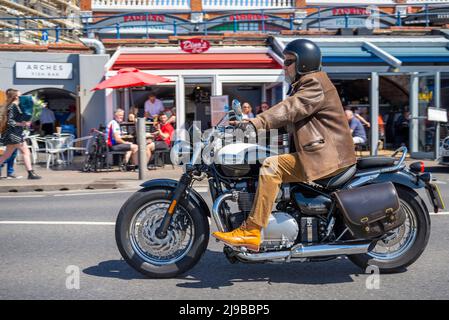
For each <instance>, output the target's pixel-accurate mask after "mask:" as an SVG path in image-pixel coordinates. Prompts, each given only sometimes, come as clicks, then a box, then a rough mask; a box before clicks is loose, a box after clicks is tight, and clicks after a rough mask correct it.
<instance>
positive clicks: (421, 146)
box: [410, 72, 440, 159]
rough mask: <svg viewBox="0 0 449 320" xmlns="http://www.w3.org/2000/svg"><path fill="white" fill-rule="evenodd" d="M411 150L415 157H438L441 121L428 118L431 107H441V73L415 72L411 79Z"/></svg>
mask: <svg viewBox="0 0 449 320" xmlns="http://www.w3.org/2000/svg"><path fill="white" fill-rule="evenodd" d="M410 97H411V100H410V146H411V148H410V152H411V156H412V157H413V158H417V159H436V158H437V152H438V145H439V123H438V122H435V121H429V120H428V111H429V108H437V109H439V108H440V74H439V72H432V73H413V74H412V75H411V81H410Z"/></svg>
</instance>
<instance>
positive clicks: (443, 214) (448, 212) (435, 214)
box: [430, 211, 449, 216]
mask: <svg viewBox="0 0 449 320" xmlns="http://www.w3.org/2000/svg"><path fill="white" fill-rule="evenodd" d="M430 215H431V216H447V215H449V211H442V212H438V213H434V212H430Z"/></svg>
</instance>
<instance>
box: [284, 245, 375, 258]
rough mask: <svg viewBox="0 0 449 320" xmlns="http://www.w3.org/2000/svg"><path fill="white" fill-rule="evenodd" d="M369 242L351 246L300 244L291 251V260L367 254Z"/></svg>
mask: <svg viewBox="0 0 449 320" xmlns="http://www.w3.org/2000/svg"><path fill="white" fill-rule="evenodd" d="M370 244H371V242H369V243H366V242H358V243H353V244H344V243H340V244H325V245H315V246H303V245H302V244H300V245H299V246H296V247H294V248H293V249H292V258H317V257H327V256H347V255H352V254H361V253H367V252H368V248H369V246H370Z"/></svg>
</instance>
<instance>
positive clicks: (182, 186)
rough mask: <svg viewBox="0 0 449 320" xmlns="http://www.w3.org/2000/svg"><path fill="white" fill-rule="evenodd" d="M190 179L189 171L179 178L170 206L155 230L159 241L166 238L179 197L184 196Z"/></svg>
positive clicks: (191, 177) (191, 176)
mask: <svg viewBox="0 0 449 320" xmlns="http://www.w3.org/2000/svg"><path fill="white" fill-rule="evenodd" d="M192 179H193V175H192V173H191V172H189V171H187V172H186V173H184V174H183V175H182V176H181V179H180V180H179V183H178V186H177V187H176V189H175V191H174V192H173V196H172V199H171V201H170V206H169V207H168V209H167V212H166V213H165V215H164V219H163V220H162V223H161V225H160V226H159V228H158V229H157V230H156V236H157V237H158V238H159V239H164V238H165V237H166V236H167V231H168V227H169V226H170V223H171V219H172V217H173V213H175V212H176V206H177V205H178V203H179V200H180V199H181V197H182V196H183V195H184V193H185V191H186V189H187V188H188V187H189V186H190V183H191V182H192Z"/></svg>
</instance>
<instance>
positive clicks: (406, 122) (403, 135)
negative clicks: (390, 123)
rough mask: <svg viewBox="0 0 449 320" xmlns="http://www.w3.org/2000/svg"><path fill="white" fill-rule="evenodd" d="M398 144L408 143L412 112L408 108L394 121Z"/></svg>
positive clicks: (396, 142)
mask: <svg viewBox="0 0 449 320" xmlns="http://www.w3.org/2000/svg"><path fill="white" fill-rule="evenodd" d="M394 128H395V130H394V131H395V133H394V136H395V144H396V146H401V145H405V146H407V145H408V141H409V132H410V112H409V111H408V110H407V109H404V111H403V112H402V113H401V115H400V116H399V117H398V118H397V119H396V121H395V123H394Z"/></svg>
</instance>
